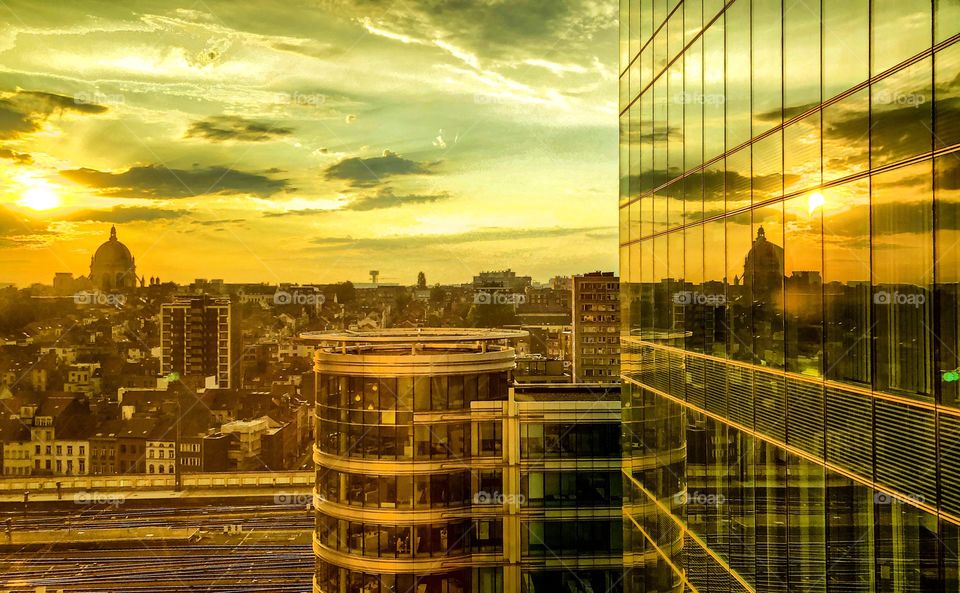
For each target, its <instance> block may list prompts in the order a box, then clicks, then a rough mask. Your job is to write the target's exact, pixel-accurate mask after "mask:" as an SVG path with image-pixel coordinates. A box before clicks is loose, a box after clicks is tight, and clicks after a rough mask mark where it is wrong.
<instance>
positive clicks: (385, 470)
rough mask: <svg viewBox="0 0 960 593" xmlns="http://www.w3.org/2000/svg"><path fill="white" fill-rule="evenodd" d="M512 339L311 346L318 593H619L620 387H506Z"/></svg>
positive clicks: (418, 335)
mask: <svg viewBox="0 0 960 593" xmlns="http://www.w3.org/2000/svg"><path fill="white" fill-rule="evenodd" d="M520 337H522V332H515V331H501V330H469V329H468V330H449V329H446V330H435V329H425V330H383V331H378V332H344V333H314V334H304V336H303V338H304V339H305V340H306V341H308V342H313V343H315V344H316V345H317V346H318V350H317V353H316V355H315V370H316V372H317V381H316V385H317V395H316V397H317V400H316V403H317V408H316V409H317V419H318V423H317V435H316V438H317V441H316V448H315V451H314V461H315V465H316V468H317V489H316V496H315V505H314V506H315V508H316V520H317V529H316V537H315V541H314V551H315V552H316V555H317V573H316V581H315V583H314V591H317V592H322V593H362V592H364V591H392V592H396V593H505V592H514V591H515V592H519V591H525V592H529V593H537V592H542V591H557V590H564V591H580V592H585V591H610V592H612V593H616V592H618V591H620V590H621V589H620V586H619V583H620V581H621V576H622V562H623V546H622V536H623V525H622V513H621V510H620V509H621V488H622V480H621V474H620V438H619V434H620V433H619V430H618V426H619V421H620V418H619V410H620V402H619V391H618V389H617V388H616V386H615V385H614V386H611V385H606V386H603V385H594V386H576V385H532V386H523V387H517V388H516V391H515V390H514V388H512V387H511V373H512V370H513V368H514V357H515V353H514V349H513V348H512V347H511V346H510V343H511V342H513V341H515V340H517V339H518V338H520Z"/></svg>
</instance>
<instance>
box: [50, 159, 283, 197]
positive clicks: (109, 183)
mask: <svg viewBox="0 0 960 593" xmlns="http://www.w3.org/2000/svg"><path fill="white" fill-rule="evenodd" d="M60 174H61V175H63V176H64V177H66V178H67V179H69V180H71V181H74V182H76V183H80V184H83V185H86V186H89V187H93V188H96V189H97V190H98V193H99V194H100V195H102V196H107V197H111V198H145V199H155V200H162V199H179V198H192V197H195V196H202V195H208V194H253V195H256V196H260V197H269V196H272V195H273V194H275V193H277V192H279V191H282V190H284V189H288V182H287V180H285V179H273V178H270V177H267V176H265V175H259V174H257V173H247V172H244V171H237V170H235V169H228V168H226V167H206V168H198V169H189V170H187V169H170V168H167V167H164V166H162V165H147V166H145V167H131V168H130V169H127V170H126V171H124V172H122V173H108V172H105V171H97V170H94V169H73V170H65V171H61V172H60Z"/></svg>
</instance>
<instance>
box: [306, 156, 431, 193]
mask: <svg viewBox="0 0 960 593" xmlns="http://www.w3.org/2000/svg"><path fill="white" fill-rule="evenodd" d="M436 164H437V163H419V162H417V161H412V160H410V159H405V158H403V157H402V156H400V155H398V154H397V153H395V152H392V151H390V150H385V151H383V156H378V157H371V158H366V159H365V158H361V157H351V158H347V159H343V160H342V161H340V162H338V163H334V164H332V165H330V166H329V167H327V169H326V171H324V176H325V177H326V178H327V179H328V180H337V179H342V180H346V181H348V182H350V184H351V185H353V186H356V187H371V186H374V185H380V184H381V183H384V181H385V180H386V179H387V178H389V177H393V176H396V175H429V174H430V173H432V172H433V171H432V169H433V167H434V166H435V165H436Z"/></svg>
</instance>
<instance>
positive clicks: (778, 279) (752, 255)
mask: <svg viewBox="0 0 960 593" xmlns="http://www.w3.org/2000/svg"><path fill="white" fill-rule="evenodd" d="M743 285H744V286H745V287H747V288H748V289H750V290H752V294H753V300H754V301H772V300H777V299H776V298H775V297H777V296H778V295H779V294H780V291H781V290H782V287H783V247H780V246H779V245H777V244H776V243H771V242H770V241H767V235H766V233H764V231H763V227H760V228H759V229H757V237H756V239H754V240H753V246H751V247H750V252H749V253H747V257H746V258H745V259H744V262H743Z"/></svg>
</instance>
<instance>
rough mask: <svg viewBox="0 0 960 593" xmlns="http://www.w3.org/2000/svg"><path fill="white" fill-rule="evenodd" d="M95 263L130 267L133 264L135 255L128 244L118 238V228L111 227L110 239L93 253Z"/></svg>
mask: <svg viewBox="0 0 960 593" xmlns="http://www.w3.org/2000/svg"><path fill="white" fill-rule="evenodd" d="M93 263H94V265H101V266H125V267H126V268H129V267H131V266H132V265H133V255H131V253H130V250H129V249H127V246H126V245H124V244H123V243H121V242H120V241H118V240H117V229H116V227H113V228H111V229H110V239H109V240H108V241H105V242H104V243H103V245H101V246H100V247H98V248H97V252H96V253H94V254H93Z"/></svg>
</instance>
